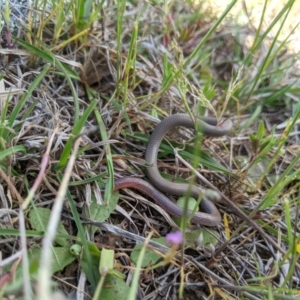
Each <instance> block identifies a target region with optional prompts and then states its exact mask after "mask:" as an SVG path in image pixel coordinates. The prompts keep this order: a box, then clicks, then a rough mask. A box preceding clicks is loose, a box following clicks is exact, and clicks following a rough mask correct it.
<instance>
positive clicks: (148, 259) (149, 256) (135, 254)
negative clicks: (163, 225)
mask: <svg viewBox="0 0 300 300" xmlns="http://www.w3.org/2000/svg"><path fill="white" fill-rule="evenodd" d="M151 241H153V242H156V243H159V244H161V245H163V246H167V245H168V243H167V242H166V239H165V238H164V237H162V238H153V239H151ZM142 248H143V244H136V245H135V247H134V249H133V251H132V252H131V255H130V258H131V260H132V262H133V263H135V264H136V263H137V261H138V259H139V256H140V251H141V249H142ZM160 258H161V256H160V255H158V254H156V253H155V252H153V251H151V250H150V249H146V251H145V255H144V259H143V262H142V265H141V267H142V268H145V267H147V266H148V265H149V264H152V265H154V264H155V263H156V262H157V261H158V260H159V259H160Z"/></svg>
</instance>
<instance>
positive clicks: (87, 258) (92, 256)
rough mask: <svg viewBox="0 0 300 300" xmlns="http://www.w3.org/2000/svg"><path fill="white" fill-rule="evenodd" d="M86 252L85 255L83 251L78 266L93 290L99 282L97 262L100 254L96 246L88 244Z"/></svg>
mask: <svg viewBox="0 0 300 300" xmlns="http://www.w3.org/2000/svg"><path fill="white" fill-rule="evenodd" d="M87 249H88V252H89V253H86V251H85V249H83V254H82V260H81V262H80V266H81V268H82V270H83V271H84V273H85V274H86V277H87V279H88V281H89V282H90V284H91V285H92V287H93V289H94V290H95V289H96V287H97V283H98V281H99V280H100V274H99V261H100V256H101V252H100V250H99V249H98V248H97V247H96V245H94V244H92V243H89V244H88V247H87Z"/></svg>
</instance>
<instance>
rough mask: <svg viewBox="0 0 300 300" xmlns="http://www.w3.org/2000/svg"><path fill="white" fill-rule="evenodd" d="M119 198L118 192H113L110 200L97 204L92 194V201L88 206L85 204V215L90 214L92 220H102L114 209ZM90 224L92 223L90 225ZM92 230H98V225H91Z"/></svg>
mask: <svg viewBox="0 0 300 300" xmlns="http://www.w3.org/2000/svg"><path fill="white" fill-rule="evenodd" d="M118 200H119V193H113V194H112V195H111V198H110V201H109V202H107V203H105V204H102V205H101V204H98V203H97V202H96V198H95V197H94V196H93V195H92V203H91V205H90V206H85V210H87V211H86V212H85V215H86V216H90V218H91V219H92V220H96V221H97V222H103V221H105V220H107V219H108V218H109V216H110V214H111V213H112V212H113V211H114V210H115V209H116V207H117V203H118ZM91 226H92V225H91ZM92 228H94V230H98V227H95V226H92Z"/></svg>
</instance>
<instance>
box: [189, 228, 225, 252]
mask: <svg viewBox="0 0 300 300" xmlns="http://www.w3.org/2000/svg"><path fill="white" fill-rule="evenodd" d="M219 236H220V234H219V233H218V232H217V231H215V230H212V229H207V228H201V229H196V230H193V231H191V232H187V233H186V234H185V245H186V246H189V247H190V248H192V249H195V250H196V248H197V247H199V246H202V247H209V246H210V245H213V246H216V245H217V243H218V238H219Z"/></svg>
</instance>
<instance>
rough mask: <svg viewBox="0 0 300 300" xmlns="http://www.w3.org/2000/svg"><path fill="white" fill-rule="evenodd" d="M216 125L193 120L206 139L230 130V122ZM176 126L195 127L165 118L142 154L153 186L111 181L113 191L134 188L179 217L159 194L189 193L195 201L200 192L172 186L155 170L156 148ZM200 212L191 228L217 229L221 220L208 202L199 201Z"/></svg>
mask: <svg viewBox="0 0 300 300" xmlns="http://www.w3.org/2000/svg"><path fill="white" fill-rule="evenodd" d="M217 125H218V122H217V120H216V119H214V118H201V119H197V126H196V128H197V129H200V130H201V133H203V134H204V135H209V136H213V137H220V136H223V135H226V134H227V133H229V132H230V131H231V129H232V122H231V121H230V120H228V119H227V120H225V121H224V122H221V125H220V126H217ZM176 126H183V127H188V128H194V129H195V123H194V121H193V120H192V119H191V118H190V116H189V115H187V114H175V115H172V116H170V117H167V118H165V119H164V120H163V121H161V122H160V123H159V124H158V125H157V127H156V128H155V130H154V131H153V133H152V135H151V137H150V139H149V142H148V145H147V148H146V153H145V160H146V164H147V166H146V173H147V177H148V179H149V180H150V182H151V183H152V184H153V185H154V186H155V187H154V186H153V185H151V184H150V183H148V182H147V181H144V180H142V179H140V178H134V177H123V178H119V179H117V180H116V181H115V189H114V190H119V189H123V188H134V189H136V190H139V191H141V192H142V193H143V194H146V195H147V196H149V197H151V198H152V199H153V200H154V201H155V202H156V203H157V204H158V205H160V206H161V207H162V208H163V209H164V210H165V211H167V212H168V213H169V214H171V215H173V216H176V217H181V216H182V215H183V208H182V207H180V206H178V205H177V204H176V203H174V202H173V201H171V200H170V199H169V198H168V197H167V196H165V195H164V194H163V193H162V192H165V193H168V194H172V195H176V196H182V195H184V194H185V193H187V191H190V194H191V196H193V197H195V198H196V199H197V198H198V197H199V195H200V194H203V190H202V189H201V188H199V187H198V186H196V185H192V186H190V185H189V184H183V183H174V182H171V181H168V180H166V179H164V178H163V177H162V176H161V175H160V173H159V170H158V166H157V154H158V150H159V146H160V143H161V141H162V140H163V138H164V136H165V135H166V133H167V132H168V131H170V130H171V129H173V128H175V127H176ZM201 209H202V210H203V211H204V212H196V213H195V214H194V215H193V217H192V219H191V222H192V223H195V224H201V225H206V226H217V225H218V224H219V223H220V221H221V216H220V213H219V211H218V209H217V208H216V206H215V205H214V203H212V202H211V201H210V200H208V199H206V198H203V199H202V200H201ZM191 213H192V212H191V211H188V212H187V214H188V215H190V214H191Z"/></svg>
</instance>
